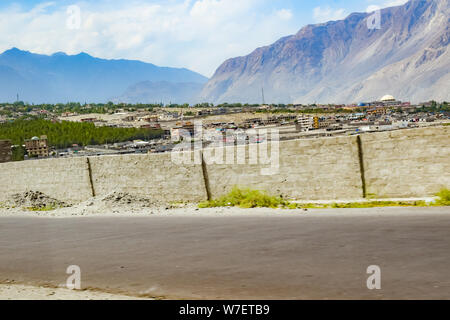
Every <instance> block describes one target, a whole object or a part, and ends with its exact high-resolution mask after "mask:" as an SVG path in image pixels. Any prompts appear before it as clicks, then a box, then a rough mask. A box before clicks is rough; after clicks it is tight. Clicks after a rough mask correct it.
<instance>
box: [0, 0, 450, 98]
mask: <svg viewBox="0 0 450 320" xmlns="http://www.w3.org/2000/svg"><path fill="white" fill-rule="evenodd" d="M379 18H380V19H378V16H377V13H376V12H375V13H353V14H351V15H349V16H348V17H347V18H346V19H344V20H339V21H330V22H327V23H322V24H316V25H307V26H305V27H304V28H302V29H301V30H300V31H299V32H298V33H297V34H295V35H291V36H287V37H284V38H281V39H279V40H278V41H276V42H275V43H273V44H271V45H269V46H265V47H261V48H257V49H256V50H254V51H253V52H252V53H250V54H249V55H247V56H242V57H236V58H232V59H228V60H227V61H225V62H224V63H223V64H222V65H220V67H219V68H218V69H217V70H216V72H215V74H214V75H213V77H212V78H211V79H209V80H208V79H207V78H206V77H204V76H202V75H200V74H198V73H195V72H193V71H190V70H188V69H179V68H168V67H158V66H155V65H153V64H150V63H144V62H140V61H133V60H105V59H100V58H95V57H92V56H90V55H88V54H86V53H80V54H78V55H67V54H65V53H55V54H53V55H41V54H34V53H31V52H28V51H22V50H19V49H17V48H13V49H11V50H7V51H5V52H4V53H3V54H0V101H6V102H10V101H14V100H16V94H19V99H20V100H23V101H26V102H33V103H56V102H69V101H70V102H81V103H83V102H107V101H114V102H130V103H138V102H141V103H160V102H162V103H196V102H213V103H223V102H229V103H233V102H241V103H261V102H262V101H263V97H262V95H263V94H262V91H264V95H265V100H266V101H267V102H271V103H314V102H317V103H351V102H367V101H375V100H377V99H379V98H380V97H381V96H384V95H387V94H389V95H393V96H395V97H396V98H397V99H400V100H405V101H412V102H417V103H418V102H422V101H428V100H430V99H435V100H439V101H443V100H447V101H449V100H450V90H449V88H450V50H449V43H450V0H410V1H409V2H407V3H406V4H404V5H402V6H396V7H390V8H385V9H382V10H381V11H380V14H379ZM374 19H375V20H378V21H376V22H379V25H377V24H373V22H374ZM374 26H375V28H374Z"/></svg>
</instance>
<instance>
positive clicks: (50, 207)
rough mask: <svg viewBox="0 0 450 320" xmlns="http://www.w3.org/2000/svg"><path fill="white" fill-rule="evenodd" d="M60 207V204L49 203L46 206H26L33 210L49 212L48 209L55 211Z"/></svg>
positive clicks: (27, 208)
mask: <svg viewBox="0 0 450 320" xmlns="http://www.w3.org/2000/svg"><path fill="white" fill-rule="evenodd" d="M59 208H60V207H58V206H53V205H47V206H45V207H26V208H25V210H28V211H33V212H47V211H54V210H56V209H59Z"/></svg>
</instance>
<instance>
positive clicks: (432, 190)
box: [361, 127, 450, 198]
mask: <svg viewBox="0 0 450 320" xmlns="http://www.w3.org/2000/svg"><path fill="white" fill-rule="evenodd" d="M361 143H362V150H363V157H364V168H365V180H366V187H367V195H368V196H369V197H377V198H388V197H391V198H392V197H423V196H433V195H435V194H436V193H437V192H438V191H439V190H440V189H441V188H450V127H433V128H420V129H408V130H399V131H390V132H381V133H375V134H363V135H361Z"/></svg>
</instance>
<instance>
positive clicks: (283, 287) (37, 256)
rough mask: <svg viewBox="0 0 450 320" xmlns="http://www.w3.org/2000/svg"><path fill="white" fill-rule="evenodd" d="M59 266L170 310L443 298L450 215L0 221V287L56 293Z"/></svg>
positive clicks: (449, 273)
mask: <svg viewBox="0 0 450 320" xmlns="http://www.w3.org/2000/svg"><path fill="white" fill-rule="evenodd" d="M69 265H78V266H80V267H81V279H82V287H83V288H98V289H101V290H105V291H108V292H111V293H129V294H135V295H137V294H147V295H149V296H157V297H164V298H169V299H172V298H181V299H197V298H199V299H200V298H203V299H449V298H450V209H449V208H429V209H425V208H408V209H389V208H387V209H364V210H361V209H351V210H327V211H313V212H310V213H308V214H305V215H303V214H294V213H292V214H291V213H283V214H279V213H277V214H265V215H262V216H260V215H258V214H252V213H250V212H249V214H248V216H246V215H244V216H235V215H233V216H229V217H228V216H220V217H210V216H205V215H200V216H198V217H195V216H186V217H183V216H180V215H177V216H150V217H133V218H130V217H89V218H86V217H81V218H29V217H0V282H6V281H11V280H14V281H16V282H18V283H22V284H34V285H54V286H56V285H59V284H62V283H65V282H66V278H67V277H68V275H66V274H65V271H66V268H67V266H69ZM370 265H378V266H380V268H381V284H382V289H381V290H368V289H367V286H366V281H367V278H368V277H369V275H368V274H367V273H366V270H367V267H368V266H370Z"/></svg>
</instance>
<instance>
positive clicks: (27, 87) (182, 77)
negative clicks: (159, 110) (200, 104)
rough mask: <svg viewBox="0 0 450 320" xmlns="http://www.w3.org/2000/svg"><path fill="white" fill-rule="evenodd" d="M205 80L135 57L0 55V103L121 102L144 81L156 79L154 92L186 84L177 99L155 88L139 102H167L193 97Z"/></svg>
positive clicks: (15, 52) (9, 52) (10, 52)
mask: <svg viewBox="0 0 450 320" xmlns="http://www.w3.org/2000/svg"><path fill="white" fill-rule="evenodd" d="M207 80H208V79H207V78H206V77H204V76H202V75H200V74H198V73H196V72H193V71H190V70H188V69H178V68H168V67H158V66H155V65H153V64H150V63H144V62H141V61H133V60H105V59H99V58H95V57H92V56H90V55H88V54H86V53H80V54H77V55H67V54H65V53H55V54H53V55H50V56H49V55H41V54H34V53H31V52H28V51H22V50H19V49H17V48H13V49H10V50H7V51H5V52H4V53H2V54H0V101H5V102H10V101H15V100H16V95H17V94H18V95H19V99H20V100H23V101H27V102H30V103H31V102H32V103H58V102H82V103H83V102H107V101H110V100H117V99H118V100H120V98H118V96H120V95H122V94H126V93H127V92H128V95H127V97H128V98H133V97H132V96H131V97H130V94H131V93H132V92H131V93H130V91H129V90H130V89H129V88H130V87H132V86H135V85H137V84H138V83H141V82H143V81H146V84H147V88H151V87H152V83H155V85H156V86H157V88H158V90H162V89H164V86H165V85H166V86H168V88H169V89H170V88H171V87H172V84H175V83H176V84H177V85H178V87H183V84H179V83H180V82H181V83H186V88H185V89H184V88H183V90H181V91H182V94H183V95H182V96H180V97H179V96H177V95H178V93H177V91H171V93H172V96H171V97H170V99H167V100H165V99H164V98H165V97H166V94H165V93H164V92H163V93H162V94H158V90H153V92H154V95H153V96H149V97H147V98H148V100H147V101H140V102H164V103H169V102H170V101H185V99H187V100H189V99H191V98H192V97H195V96H196V95H198V93H199V91H200V90H201V87H202V85H203V84H204V83H205V82H206V81H207ZM189 90H190V92H187V91H189ZM124 102H127V101H124ZM185 102H186V101H185ZM187 102H189V101H187Z"/></svg>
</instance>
